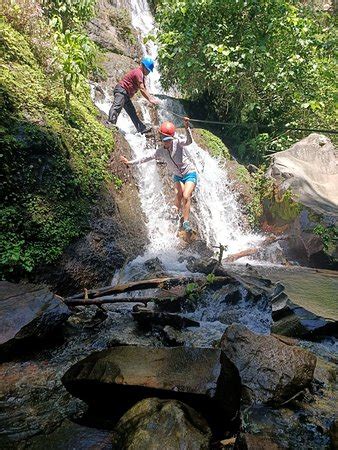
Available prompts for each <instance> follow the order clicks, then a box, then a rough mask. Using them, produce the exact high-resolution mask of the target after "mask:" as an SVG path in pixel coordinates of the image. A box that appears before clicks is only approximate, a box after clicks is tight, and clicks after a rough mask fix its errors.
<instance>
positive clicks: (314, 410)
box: [239, 397, 335, 450]
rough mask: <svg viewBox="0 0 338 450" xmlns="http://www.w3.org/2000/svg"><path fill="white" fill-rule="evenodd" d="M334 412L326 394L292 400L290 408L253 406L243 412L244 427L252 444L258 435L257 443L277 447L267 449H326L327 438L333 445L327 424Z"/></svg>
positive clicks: (331, 421) (328, 424) (332, 417)
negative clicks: (308, 399)
mask: <svg viewBox="0 0 338 450" xmlns="http://www.w3.org/2000/svg"><path fill="white" fill-rule="evenodd" d="M329 408H331V411H330V409H329ZM334 411H335V406H334V402H332V401H330V400H329V399H328V398H325V397H324V398H320V397H318V398H317V399H315V400H314V401H312V402H306V401H295V402H294V403H293V404H292V405H291V407H290V408H288V407H283V408H278V409H277V408H276V409H274V408H271V407H266V406H254V407H251V408H249V409H247V410H246V411H245V412H243V427H244V431H245V435H246V436H248V437H249V439H250V442H251V443H253V444H254V443H255V440H256V439H255V437H257V438H259V440H258V442H260V445H263V443H264V441H265V442H269V441H270V442H271V443H274V445H275V446H276V447H268V448H269V450H270V448H282V449H318V450H319V449H327V448H330V441H331V445H332V440H331V439H330V427H331V426H332V423H333V420H334ZM271 445H272V444H271ZM239 448H246V447H239ZM248 448H257V450H258V449H262V448H265V447H248ZM333 448H335V447H333Z"/></svg>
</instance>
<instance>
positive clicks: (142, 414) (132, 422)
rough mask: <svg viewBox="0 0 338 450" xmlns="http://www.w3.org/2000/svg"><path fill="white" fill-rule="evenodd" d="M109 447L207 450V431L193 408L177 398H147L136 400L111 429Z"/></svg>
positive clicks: (205, 425)
mask: <svg viewBox="0 0 338 450" xmlns="http://www.w3.org/2000/svg"><path fill="white" fill-rule="evenodd" d="M114 432H115V434H114V438H113V449H116V450H117V449H118V450H127V449H128V450H157V449H159V448H164V449H166V450H175V449H181V448H182V449H186V450H207V449H209V448H210V447H209V444H210V439H211V431H210V428H209V426H208V424H207V422H206V421H205V419H203V417H202V416H201V415H200V414H198V413H197V411H195V410H194V409H193V408H190V407H189V406H188V405H185V404H184V403H182V402H179V401H177V400H160V399H158V398H147V399H145V400H142V401H140V402H138V403H137V404H136V405H135V406H133V407H132V408H131V409H130V410H129V411H128V412H126V414H124V416H123V417H121V419H120V420H119V422H118V424H117V426H116V428H115V429H114Z"/></svg>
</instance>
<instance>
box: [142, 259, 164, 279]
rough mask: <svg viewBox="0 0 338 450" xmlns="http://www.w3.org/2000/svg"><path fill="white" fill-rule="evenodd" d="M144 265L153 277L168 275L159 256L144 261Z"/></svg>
mask: <svg viewBox="0 0 338 450" xmlns="http://www.w3.org/2000/svg"><path fill="white" fill-rule="evenodd" d="M144 266H145V268H146V269H147V270H148V271H149V272H150V274H151V276H152V278H157V277H160V276H165V275H166V270H165V267H164V266H163V264H162V262H161V260H160V259H159V258H157V257H156V258H151V259H147V261H145V262H144Z"/></svg>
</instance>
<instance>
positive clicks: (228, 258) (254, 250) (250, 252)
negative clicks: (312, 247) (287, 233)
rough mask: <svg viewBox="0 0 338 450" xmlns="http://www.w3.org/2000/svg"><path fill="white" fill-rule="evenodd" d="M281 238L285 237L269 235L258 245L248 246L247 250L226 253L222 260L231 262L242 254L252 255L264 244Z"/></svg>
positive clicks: (241, 256) (242, 255)
mask: <svg viewBox="0 0 338 450" xmlns="http://www.w3.org/2000/svg"><path fill="white" fill-rule="evenodd" d="M281 239H286V238H285V237H281V236H278V237H277V236H269V237H268V238H266V239H265V240H264V241H263V242H262V243H261V245H260V246H259V247H255V248H248V249H247V250H243V251H241V252H238V253H234V254H232V255H228V256H227V257H226V258H224V261H227V262H233V261H236V260H237V259H239V258H243V257H244V256H250V255H254V254H255V253H258V252H259V251H260V250H261V249H262V247H264V246H265V245H268V244H272V242H275V241H279V240H281Z"/></svg>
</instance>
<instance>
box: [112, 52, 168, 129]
mask: <svg viewBox="0 0 338 450" xmlns="http://www.w3.org/2000/svg"><path fill="white" fill-rule="evenodd" d="M153 69H154V61H153V60H152V59H151V58H149V57H148V56H145V57H144V58H142V61H141V65H140V66H139V67H137V68H136V69H133V70H131V71H130V72H128V73H127V74H126V75H125V76H124V77H123V78H122V80H121V81H120V82H119V83H118V84H117V85H116V86H115V89H114V103H113V105H112V106H111V108H110V110H109V122H111V123H113V124H116V121H117V118H118V116H119V114H120V112H121V109H122V108H124V109H125V111H126V113H127V114H128V115H129V117H130V118H131V120H132V122H133V124H134V125H135V128H136V130H137V131H138V132H139V133H142V134H144V133H147V132H148V131H150V130H151V127H146V125H144V123H142V122H141V120H140V119H139V118H138V116H137V113H136V110H135V107H134V105H133V103H132V102H131V100H130V99H131V98H132V97H133V96H134V95H135V94H136V92H137V91H138V90H139V91H140V92H141V94H142V95H143V97H145V98H146V99H147V100H148V102H149V103H151V104H153V105H157V104H158V103H159V101H158V100H157V99H155V98H154V97H152V96H151V95H150V94H149V93H148V91H147V89H146V87H145V77H146V76H147V75H148V74H149V73H150V72H152V71H153Z"/></svg>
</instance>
